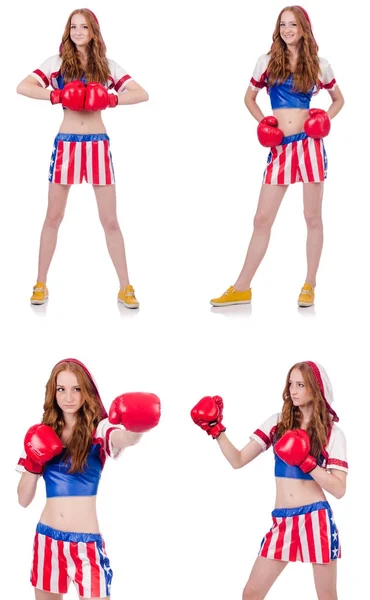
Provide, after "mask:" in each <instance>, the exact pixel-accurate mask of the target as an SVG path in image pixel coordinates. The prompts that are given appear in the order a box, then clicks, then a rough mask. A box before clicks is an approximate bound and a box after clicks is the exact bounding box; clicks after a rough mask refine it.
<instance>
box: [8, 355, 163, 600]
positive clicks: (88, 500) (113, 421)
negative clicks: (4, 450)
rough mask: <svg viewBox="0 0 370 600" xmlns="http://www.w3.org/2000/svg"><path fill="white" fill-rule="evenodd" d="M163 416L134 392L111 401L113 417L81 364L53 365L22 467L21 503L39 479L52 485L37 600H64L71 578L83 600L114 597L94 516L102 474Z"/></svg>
mask: <svg viewBox="0 0 370 600" xmlns="http://www.w3.org/2000/svg"><path fill="white" fill-rule="evenodd" d="M159 418H160V401H159V398H158V397H157V396H155V395H154V394H144V393H132V394H123V395H122V396H119V397H118V398H116V399H115V400H114V401H113V403H112V406H111V408H110V412H109V419H108V415H107V412H106V411H105V408H104V406H103V403H102V401H101V399H100V396H99V392H98V390H97V387H96V385H95V383H94V381H93V379H92V377H91V375H90V373H89V371H88V370H87V369H86V367H85V366H84V365H83V364H82V363H80V362H79V361H78V360H76V359H66V360H63V361H61V362H59V363H58V364H57V365H56V366H55V367H54V369H53V370H52V373H51V375H50V378H49V381H48V382H47V384H46V394H45V403H44V415H43V418H42V422H41V424H38V425H34V426H33V427H31V428H30V429H29V430H28V432H27V434H26V437H25V441H24V450H25V451H24V453H23V454H22V457H21V458H20V460H19V462H18V467H17V470H19V471H20V472H22V477H21V480H20V483H19V486H18V498H19V503H20V504H21V505H22V506H24V507H26V506H28V505H29V504H30V503H31V502H32V500H33V498H34V496H35V492H36V486H37V483H38V480H39V477H40V475H42V476H43V477H44V480H45V484H46V496H47V501H46V505H45V508H44V510H43V512H42V515H41V519H40V522H39V524H38V525H37V528H36V536H35V542H34V556H33V565H32V569H31V583H32V585H33V586H34V587H35V594H36V600H48V599H50V600H53V599H55V598H58V599H61V598H62V597H63V596H62V595H63V594H65V593H67V590H68V586H69V584H70V582H71V581H73V583H74V584H75V586H76V589H77V593H78V595H79V597H80V598H107V597H109V596H110V586H111V580H112V570H111V568H110V564H109V559H108V557H107V554H106V551H105V545H104V540H103V538H102V536H101V534H100V530H99V524H98V519H97V514H96V494H97V491H98V486H99V480H100V476H101V472H102V469H103V467H104V463H105V460H106V458H107V456H110V457H112V458H118V457H119V456H120V455H121V453H122V451H123V450H124V449H125V448H127V447H128V446H133V445H134V444H136V443H137V442H138V441H139V439H140V437H141V435H142V432H144V431H147V430H149V429H151V428H152V427H155V426H156V425H157V424H158V422H159ZM56 594H57V596H56Z"/></svg>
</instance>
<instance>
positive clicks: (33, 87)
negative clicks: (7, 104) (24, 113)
mask: <svg viewBox="0 0 370 600" xmlns="http://www.w3.org/2000/svg"><path fill="white" fill-rule="evenodd" d="M17 94H22V96H27V98H34V99H35V100H50V90H48V89H46V88H43V87H42V85H41V84H40V83H39V82H38V81H37V80H36V79H35V77H33V75H28V76H27V77H26V78H25V79H23V80H22V81H21V82H20V83H19V84H18V86H17Z"/></svg>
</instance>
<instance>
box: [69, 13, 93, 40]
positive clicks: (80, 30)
mask: <svg viewBox="0 0 370 600" xmlns="http://www.w3.org/2000/svg"><path fill="white" fill-rule="evenodd" d="M69 35H70V38H71V40H72V42H74V43H75V44H76V47H77V48H82V47H83V46H87V44H88V43H89V41H90V40H91V37H92V35H91V31H90V28H89V26H88V24H87V21H86V19H85V17H84V16H83V15H82V14H80V13H77V14H75V15H73V17H72V21H71V28H70V30H69Z"/></svg>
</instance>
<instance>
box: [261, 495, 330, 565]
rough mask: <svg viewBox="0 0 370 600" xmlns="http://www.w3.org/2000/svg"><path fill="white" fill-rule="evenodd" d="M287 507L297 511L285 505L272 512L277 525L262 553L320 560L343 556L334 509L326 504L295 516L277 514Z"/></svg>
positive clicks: (274, 556)
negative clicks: (283, 507)
mask: <svg viewBox="0 0 370 600" xmlns="http://www.w3.org/2000/svg"><path fill="white" fill-rule="evenodd" d="M317 504H320V505H325V504H327V503H323V502H321V503H317ZM312 506H314V505H312ZM303 508H304V507H303ZM284 510H287V512H288V511H289V510H291V512H294V509H282V510H280V511H278V510H276V511H274V512H273V513H272V515H273V517H272V522H273V526H272V527H271V529H270V531H269V532H268V533H267V534H266V535H265V537H264V538H263V540H262V543H261V548H260V551H259V556H263V557H265V558H270V559H274V560H283V561H290V562H295V561H297V560H300V561H302V562H309V563H320V564H325V563H329V562H330V561H331V560H335V559H337V558H340V556H341V551H340V544H339V538H338V531H337V529H336V526H335V523H334V519H333V516H332V512H331V510H330V509H328V508H325V507H323V508H319V509H318V510H312V511H310V512H305V513H304V514H295V515H293V516H275V515H274V513H277V514H279V512H280V513H283V511H284ZM297 512H299V509H298V510H297Z"/></svg>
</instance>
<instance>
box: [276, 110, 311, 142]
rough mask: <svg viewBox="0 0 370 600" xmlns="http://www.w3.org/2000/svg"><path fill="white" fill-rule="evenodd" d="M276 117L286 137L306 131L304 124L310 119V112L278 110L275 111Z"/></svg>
mask: <svg viewBox="0 0 370 600" xmlns="http://www.w3.org/2000/svg"><path fill="white" fill-rule="evenodd" d="M273 115H274V117H276V119H277V121H278V127H279V129H281V130H282V131H283V133H284V136H285V137H286V136H288V135H294V134H295V133H302V131H304V122H305V121H306V119H307V118H308V116H309V114H308V110H302V109H301V108H278V109H277V110H274V111H273Z"/></svg>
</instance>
